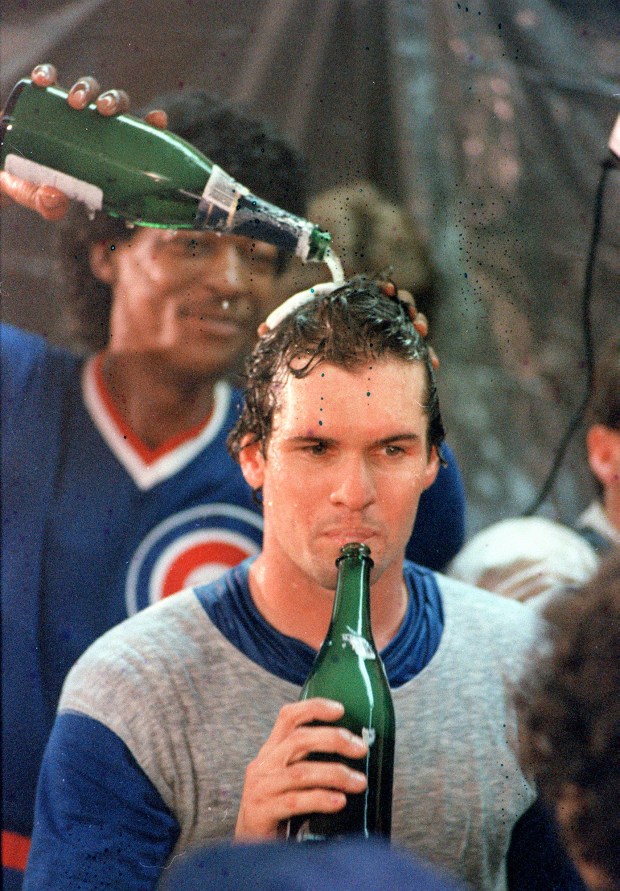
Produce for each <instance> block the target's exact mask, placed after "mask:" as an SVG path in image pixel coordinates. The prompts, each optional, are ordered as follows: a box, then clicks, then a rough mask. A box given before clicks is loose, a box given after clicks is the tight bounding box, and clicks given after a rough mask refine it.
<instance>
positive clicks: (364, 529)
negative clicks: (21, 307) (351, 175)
mask: <svg viewBox="0 0 620 891" xmlns="http://www.w3.org/2000/svg"><path fill="white" fill-rule="evenodd" d="M386 292H387V293H386ZM259 330H260V332H261V337H260V340H259V343H258V344H257V346H256V348H255V350H254V352H253V354H252V356H251V359H250V362H249V365H248V383H247V389H246V398H245V404H244V407H243V409H242V413H241V416H240V418H239V421H238V422H237V424H236V425H235V427H234V429H233V432H232V433H231V435H230V437H229V448H230V450H231V453H232V455H233V456H234V457H235V458H236V459H237V460H238V461H239V464H240V466H241V469H242V472H243V474H244V477H245V479H246V480H247V482H248V483H249V484H250V486H251V487H252V488H253V489H254V490H255V491H256V492H260V498H261V500H262V503H263V511H264V537H263V548H262V551H261V553H260V554H259V556H258V557H256V558H250V559H248V560H246V561H244V562H243V563H242V564H240V565H239V566H238V567H236V568H234V569H232V570H230V571H229V572H228V573H226V575H224V576H223V577H222V578H221V579H220V580H219V581H217V582H214V583H211V584H209V585H202V586H200V585H198V586H195V587H192V588H189V589H187V590H186V591H185V592H183V593H181V594H178V595H177V596H175V597H173V598H170V599H169V600H167V601H165V602H164V603H161V604H158V605H156V606H154V607H152V608H150V609H147V610H145V611H143V612H142V613H141V614H140V615H138V616H135V617H133V618H131V619H129V620H128V621H127V622H125V623H123V625H121V626H119V627H118V628H115V629H113V630H112V631H110V632H108V634H106V635H105V636H104V637H103V638H101V639H100V640H99V641H98V642H97V643H95V644H94V645H93V646H92V647H91V648H90V649H89V650H88V651H87V653H86V654H85V655H84V656H83V657H82V658H81V659H80V661H79V662H78V663H77V665H76V666H75V667H74V669H73V670H72V672H71V674H70V675H69V678H68V680H67V683H66V685H65V688H64V692H63V696H62V699H61V703H60V707H59V714H58V716H57V719H56V723H55V727H54V730H53V732H52V736H51V738H50V742H49V745H48V748H47V751H46V755H45V758H44V763H43V769H42V773H41V779H40V786H39V793H38V803H37V814H36V831H35V836H34V840H33V847H32V851H31V860H30V864H29V868H28V872H27V877H26V889H27V891H33V889H35V888H41V887H45V888H46V889H50V891H54V889H57V888H58V889H60V888H65V887H71V886H72V883H74V884H77V883H78V881H79V883H80V887H82V888H85V889H93V891H94V889H95V888H98V887H101V885H102V883H104V882H107V883H108V884H110V885H111V886H113V887H119V888H120V887H122V888H123V889H127V891H134V889H141V891H146V889H153V888H156V887H157V884H158V881H159V879H160V877H161V876H162V874H163V871H164V870H165V868H166V865H167V864H168V863H169V862H170V860H171V858H174V857H177V856H178V855H180V854H182V853H183V852H184V851H186V850H187V849H189V848H191V847H194V846H196V845H198V844H201V843H204V842H206V841H209V840H216V839H224V838H227V837H228V838H232V837H233V836H234V837H235V838H236V839H238V840H240V841H246V840H250V839H276V838H277V837H278V833H279V830H280V827H281V826H282V824H283V822H284V821H286V820H287V819H289V818H291V817H293V816H296V815H300V814H302V815H303V814H307V813H309V812H313V811H318V812H322V813H331V812H335V811H338V810H339V809H342V808H343V806H344V805H345V802H346V797H347V796H348V795H352V794H355V793H358V792H360V791H361V790H362V789H363V787H364V784H365V777H364V775H363V774H362V773H361V772H360V771H358V770H356V769H355V767H354V766H353V767H351V766H346V765H344V764H343V763H341V762H340V761H338V760H336V759H337V758H338V757H343V758H346V759H349V761H352V762H353V765H354V763H355V760H356V759H360V758H363V757H364V755H365V754H366V752H367V745H368V744H372V743H371V742H370V741H368V742H366V741H364V740H363V739H361V738H358V737H356V736H353V735H352V734H351V733H349V732H343V731H342V730H341V729H338V728H337V727H334V726H330V725H331V724H333V722H334V721H336V720H337V719H338V718H340V717H341V715H342V706H341V705H340V704H339V703H338V702H336V701H331V700H327V699H309V700H306V701H302V702H298V701H297V699H298V696H299V690H300V686H301V684H302V683H303V681H304V679H305V677H306V676H307V675H308V672H309V671H310V668H311V666H312V663H313V659H314V657H315V654H316V650H317V648H318V647H319V646H320V644H321V642H322V640H323V639H324V637H325V634H326V630H327V626H328V623H329V619H330V615H331V611H332V607H333V598H334V586H335V582H336V567H335V565H334V564H335V560H336V558H337V556H338V554H339V549H340V547H341V546H342V545H343V544H345V543H347V542H350V541H352V540H355V541H359V542H362V543H364V544H366V545H367V546H368V547H369V548H370V549H371V552H372V558H373V561H374V568H373V571H372V575H371V613H372V626H373V629H374V636H375V641H376V644H377V647H378V649H380V651H381V656H382V659H383V662H384V665H385V668H386V672H387V676H388V680H389V683H390V686H391V689H392V696H393V701H394V707H395V711H396V754H395V764H394V800H393V822H392V839H393V841H394V842H396V843H397V844H398V845H399V846H401V847H404V848H406V849H408V850H410V851H412V852H414V853H417V854H418V855H421V856H422V857H424V858H426V859H428V860H430V861H432V862H434V863H435V864H437V865H438V866H441V867H443V868H444V869H446V870H448V871H450V872H451V873H453V874H454V875H455V876H457V877H459V878H461V879H464V880H465V881H467V882H469V883H470V885H471V886H472V887H474V888H479V889H488V891H495V889H502V888H507V887H509V885H508V867H507V862H508V858H509V857H513V858H514V857H518V856H519V852H517V851H515V850H514V846H515V845H518V843H519V841H520V838H521V839H522V838H523V836H521V837H520V836H519V833H518V832H515V827H516V826H517V825H518V824H519V825H521V824H522V820H523V819H527V816H524V815H527V814H528V813H529V812H530V808H531V806H532V804H533V803H534V801H535V798H536V793H535V790H534V789H533V788H532V786H531V785H530V784H529V783H528V781H527V779H526V778H525V776H524V774H523V772H522V770H521V768H520V765H519V760H518V756H517V725H516V719H515V714H514V710H513V708H512V706H511V704H510V696H509V691H510V687H511V684H512V683H513V682H514V681H516V679H517V678H518V676H519V675H520V673H521V670H522V668H523V666H524V663H525V662H526V660H527V657H528V651H529V649H530V647H531V645H532V643H533V642H534V641H535V640H536V639H537V635H538V625H537V622H538V620H537V618H536V616H535V614H533V613H532V612H531V611H529V610H528V609H527V608H526V607H524V606H522V605H521V604H518V603H514V602H511V601H506V600H504V599H501V598H498V597H495V596H494V595H490V594H488V593H486V592H482V591H479V590H477V589H475V588H471V587H468V586H465V585H463V584H461V583H458V582H455V581H452V580H449V579H447V578H445V577H443V576H441V575H438V574H436V573H434V572H432V571H430V570H428V569H424V568H422V567H420V566H418V565H416V564H414V563H411V562H409V561H407V560H405V548H406V545H407V540H408V537H409V529H410V528H411V525H412V523H413V521H414V519H415V516H416V512H417V509H418V504H419V501H420V498H421V496H422V493H423V492H424V491H425V490H426V489H427V488H428V487H429V486H431V485H432V483H433V480H434V479H435V477H436V475H437V472H438V469H439V464H440V460H441V451H442V445H443V438H444V431H443V425H442V422H441V416H440V412H439V404H438V397H437V389H436V385H435V377H434V372H433V368H432V362H431V358H430V355H429V349H428V347H427V345H426V343H425V342H424V340H423V339H422V338H421V337H420V335H419V334H418V332H417V331H416V329H415V327H414V325H413V322H412V319H411V316H410V311H409V307H408V306H407V305H406V304H405V303H403V302H401V300H399V299H398V298H397V297H396V289H395V288H393V289H390V288H381V287H378V286H377V285H375V284H374V283H372V282H368V281H366V280H353V281H352V282H349V283H347V284H345V285H344V286H343V287H340V288H336V289H335V290H332V289H331V288H329V287H328V288H317V289H314V290H311V291H310V292H308V293H307V294H305V295H304V296H303V297H302V298H300V297H299V296H297V297H296V298H295V299H294V300H293V303H292V305H290V304H289V305H288V306H287V305H286V304H285V305H284V307H283V308H281V309H280V310H278V311H276V312H275V313H273V314H272V315H271V316H270V317H269V318H268V319H267V321H266V323H265V324H264V325H262V326H261V327H260V329H259ZM313 722H321V724H322V726H312V724H313ZM310 753H323V754H327V755H329V754H330V753H333V754H334V755H335V756H336V759H335V760H330V759H329V758H328V759H327V760H322V761H314V760H313V761H310V760H307V758H306V756H307V755H309V754H310ZM526 836H527V837H528V839H529V845H530V847H528V849H527V851H526V852H524V851H523V849H521V852H520V856H521V857H522V858H523V859H524V860H525V861H526V862H528V863H529V862H532V868H533V869H535V870H537V872H538V874H539V875H540V874H541V870H542V874H543V875H544V872H545V869H546V867H545V865H544V864H543V865H542V866H541V863H540V862H538V863H534V861H535V860H536V858H535V856H534V854H535V850H536V849H535V847H534V842H535V841H536V842H540V837H539V836H538V837H537V836H536V834H535V832H534V831H533V830H532V831H531V832H529V833H526ZM544 853H545V856H546V857H549V851H548V849H546V848H545V849H544ZM548 879H549V881H548V885H547V887H549V888H552V887H554V885H553V884H552V882H556V881H557V882H558V883H559V884H556V885H555V887H558V886H560V887H563V888H569V887H571V885H570V884H568V883H567V881H566V876H565V875H563V876H557V875H554V876H548ZM528 881H529V879H528V877H526V879H525V883H524V884H522V885H521V886H518V885H514V884H513V885H510V887H511V889H514V888H517V887H522V888H523V889H525V888H526V887H527V888H528V891H530V889H531V888H532V887H534V886H533V885H532V884H527V882H528ZM562 882H564V884H562ZM540 887H543V886H542V885H541V886H540Z"/></svg>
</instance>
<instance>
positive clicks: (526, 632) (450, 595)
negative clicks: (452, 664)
mask: <svg viewBox="0 0 620 891" xmlns="http://www.w3.org/2000/svg"><path fill="white" fill-rule="evenodd" d="M436 580H437V584H438V586H439V590H440V592H441V598H442V604H443V609H444V619H445V631H446V633H447V634H448V637H449V639H450V640H452V641H453V643H455V642H456V641H460V643H459V644H458V646H459V647H460V648H463V647H465V649H466V650H468V651H470V652H472V653H475V652H477V653H480V655H481V656H482V655H483V654H484V656H485V658H486V657H488V658H491V659H493V660H495V662H496V663H497V664H498V665H503V666H504V670H505V671H506V672H507V673H508V674H509V675H511V676H513V675H514V674H515V672H517V673H518V672H520V671H521V669H522V665H523V661H524V659H527V658H528V654H530V653H531V652H533V650H534V649H535V648H536V647H537V646H538V645H539V643H540V641H541V640H542V639H543V637H544V628H545V626H544V622H543V620H542V619H541V617H540V614H539V612H538V611H537V610H536V609H533V608H532V607H531V606H529V605H528V604H524V603H520V602H519V601H518V600H511V599H510V598H507V597H501V596H500V595H498V594H495V593H493V592H492V591H485V590H484V589H483V588H478V587H476V586H475V585H470V584H468V583H467V582H462V581H460V580H459V579H453V578H449V577H448V576H445V575H440V574H439V573H436Z"/></svg>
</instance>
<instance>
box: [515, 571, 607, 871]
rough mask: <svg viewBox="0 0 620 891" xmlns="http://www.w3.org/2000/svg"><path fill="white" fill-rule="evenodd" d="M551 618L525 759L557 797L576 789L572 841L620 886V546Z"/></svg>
mask: <svg viewBox="0 0 620 891" xmlns="http://www.w3.org/2000/svg"><path fill="white" fill-rule="evenodd" d="M545 618H546V619H547V620H548V622H549V623H550V624H549V628H550V631H549V644H550V648H549V651H548V652H547V653H545V654H544V655H543V656H542V657H540V658H539V659H538V660H536V662H535V665H534V667H533V668H532V670H531V671H530V673H529V674H528V676H527V678H526V680H525V681H524V682H523V684H522V686H521V688H520V690H519V693H518V695H517V707H518V709H519V712H520V715H521V719H522V729H523V742H522V752H523V757H524V763H525V766H526V767H528V768H529V769H530V770H531V772H532V775H533V777H534V779H535V780H536V782H537V784H538V788H539V790H540V793H541V795H542V797H543V798H544V799H546V800H547V801H548V802H549V803H550V804H552V805H556V804H558V803H559V802H561V801H562V799H563V798H565V797H566V795H567V792H568V793H570V791H571V790H573V789H574V790H576V791H577V800H578V802H579V809H578V812H577V814H576V816H575V818H574V820H571V821H570V825H569V828H566V827H565V838H566V841H567V843H568V846H569V848H570V849H571V850H573V851H575V852H576V853H577V854H578V856H579V857H580V858H581V859H583V860H585V861H587V862H589V863H591V864H593V865H594V866H597V867H598V868H599V869H601V870H603V871H604V872H605V873H606V874H607V875H608V876H609V877H610V878H611V879H612V880H613V882H615V885H614V887H618V888H620V845H619V844H618V839H620V553H615V554H613V555H612V556H611V557H610V558H609V559H608V560H607V561H606V562H605V563H604V564H602V565H601V568H600V569H599V571H598V572H597V574H596V575H595V576H594V577H593V578H592V579H591V581H590V582H589V583H588V584H586V585H585V586H584V587H583V588H581V589H579V590H577V591H574V592H571V593H567V594H566V595H565V596H559V597H557V598H555V599H554V601H553V603H552V604H551V605H550V606H549V607H548V608H547V610H546V611H545Z"/></svg>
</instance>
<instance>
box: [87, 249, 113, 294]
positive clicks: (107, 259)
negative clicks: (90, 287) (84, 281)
mask: <svg viewBox="0 0 620 891" xmlns="http://www.w3.org/2000/svg"><path fill="white" fill-rule="evenodd" d="M88 262H89V264H90V268H91V272H92V274H93V275H94V276H95V278H98V279H99V281H102V282H104V284H106V285H113V284H114V281H115V279H116V264H115V262H114V251H113V250H112V249H111V244H110V242H109V241H97V242H95V244H91V246H90V248H89V250H88Z"/></svg>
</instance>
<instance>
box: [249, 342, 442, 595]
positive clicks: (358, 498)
mask: <svg viewBox="0 0 620 891" xmlns="http://www.w3.org/2000/svg"><path fill="white" fill-rule="evenodd" d="M424 382H425V369H424V367H423V366H422V365H421V364H420V363H417V362H415V363H414V362H404V361H399V360H393V359H384V360H380V361H372V360H370V361H369V362H368V363H367V364H365V365H364V366H362V367H359V368H357V369H355V370H352V371H347V370H345V369H343V368H340V367H337V366H335V365H331V364H328V363H322V364H320V365H318V366H317V367H316V368H315V369H314V370H313V371H312V372H311V373H310V374H309V375H308V376H307V377H303V378H300V379H297V378H295V377H293V376H292V375H287V377H286V379H285V381H284V382H283V384H282V389H281V390H280V391H279V395H278V409H277V410H276V412H275V415H274V427H273V431H272V434H271V436H270V438H269V441H268V443H267V448H266V455H265V456H263V455H262V454H261V451H260V448H259V446H258V445H253V446H249V447H248V448H246V449H244V450H242V452H241V455H240V459H241V466H242V469H243V471H244V474H245V477H246V480H247V481H248V482H249V483H250V485H251V486H253V487H254V488H258V487H260V486H262V489H263V501H264V513H265V532H264V539H263V558H264V560H265V561H269V560H276V561H279V565H280V567H281V568H283V569H284V570H285V572H286V574H287V575H286V577H287V578H290V579H291V582H292V583H293V580H298V581H304V580H305V581H309V580H312V581H314V582H315V583H317V584H319V585H320V586H321V587H323V588H328V589H330V590H333V588H334V587H335V583H336V568H335V565H334V563H335V560H336V558H337V556H338V553H339V549H340V547H341V546H342V545H344V544H346V543H347V542H350V541H360V542H365V543H367V544H368V546H369V547H370V549H371V553H372V559H373V561H374V564H375V566H374V570H373V576H372V578H373V581H375V582H376V581H377V580H378V579H379V578H380V577H381V575H382V574H383V573H384V572H386V571H387V570H391V572H392V573H393V575H394V578H395V579H396V578H398V579H399V580H401V579H402V561H403V557H404V551H405V546H406V543H407V541H408V539H409V536H410V535H411V530H412V527H413V523H414V520H415V515H416V511H417V507H418V501H419V499H420V495H421V494H422V492H423V491H424V489H426V488H427V487H428V486H429V485H431V483H432V482H433V481H434V479H435V477H436V475H437V470H438V466H439V461H438V457H437V454H436V451H435V449H434V448H433V449H432V451H431V455H430V457H429V454H428V449H427V438H426V437H427V428H428V420H427V416H426V414H425V412H424V410H423V407H422V402H423V395H424V390H425V387H424Z"/></svg>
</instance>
